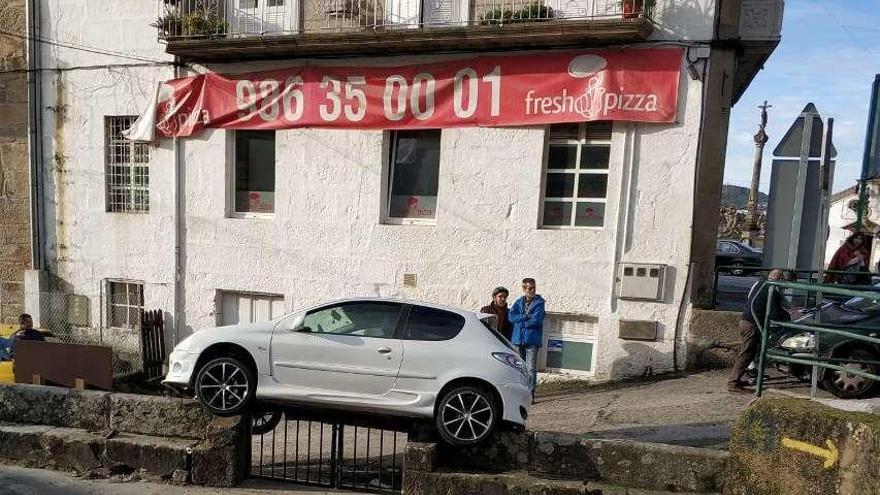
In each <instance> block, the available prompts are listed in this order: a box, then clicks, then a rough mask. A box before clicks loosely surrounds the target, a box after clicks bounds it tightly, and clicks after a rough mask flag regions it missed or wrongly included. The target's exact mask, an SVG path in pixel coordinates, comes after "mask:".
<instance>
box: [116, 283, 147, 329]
mask: <svg viewBox="0 0 880 495" xmlns="http://www.w3.org/2000/svg"><path fill="white" fill-rule="evenodd" d="M109 293H110V298H109V305H108V318H107V323H108V324H109V326H110V327H112V328H130V329H137V328H140V324H141V314H142V313H143V310H144V286H143V285H141V284H138V283H132V282H110V283H109Z"/></svg>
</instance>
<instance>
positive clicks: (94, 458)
mask: <svg viewBox="0 0 880 495" xmlns="http://www.w3.org/2000/svg"><path fill="white" fill-rule="evenodd" d="M40 443H41V445H42V448H43V450H44V451H45V453H46V455H47V456H48V458H49V459H51V462H52V464H53V465H54V467H56V468H58V469H72V470H74V471H79V472H85V471H89V470H92V469H97V468H100V467H101V453H102V451H103V450H104V437H103V436H101V435H95V434H94V433H88V432H86V431H84V430H81V429H78V428H52V429H51V430H49V431H46V432H45V433H43V435H42V438H41V439H40Z"/></svg>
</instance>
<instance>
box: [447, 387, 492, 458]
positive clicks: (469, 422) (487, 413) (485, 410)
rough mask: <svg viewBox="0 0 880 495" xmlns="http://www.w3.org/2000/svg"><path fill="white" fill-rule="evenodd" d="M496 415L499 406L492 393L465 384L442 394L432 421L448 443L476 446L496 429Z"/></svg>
mask: <svg viewBox="0 0 880 495" xmlns="http://www.w3.org/2000/svg"><path fill="white" fill-rule="evenodd" d="M499 415H500V412H499V406H498V404H497V403H496V400H495V398H494V397H493V396H492V394H491V393H489V392H488V391H486V390H484V389H482V388H480V387H475V386H470V385H466V386H461V387H455V388H452V389H450V390H449V391H448V392H446V393H445V394H444V395H443V397H442V398H441V399H440V404H439V406H438V407H437V413H436V417H435V423H436V425H437V430H438V431H439V433H440V437H441V438H442V439H443V441H444V442H446V443H447V444H449V445H453V446H466V445H475V444H478V443H480V442H482V441H483V440H485V439H486V438H488V437H489V436H490V435H491V434H492V433H493V432H494V431H495V428H496V426H497V424H498V421H499V419H500V418H499Z"/></svg>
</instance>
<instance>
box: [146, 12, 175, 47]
mask: <svg viewBox="0 0 880 495" xmlns="http://www.w3.org/2000/svg"><path fill="white" fill-rule="evenodd" d="M150 26H152V27H154V28H156V29H158V30H159V38H161V39H163V40H164V39H169V38H174V37H177V36H180V35H181V34H183V18H182V17H181V16H180V14H179V13H177V11H173V10H170V11H167V12H165V15H163V16H160V17H159V18H158V19H156V22H154V23H152V24H150Z"/></svg>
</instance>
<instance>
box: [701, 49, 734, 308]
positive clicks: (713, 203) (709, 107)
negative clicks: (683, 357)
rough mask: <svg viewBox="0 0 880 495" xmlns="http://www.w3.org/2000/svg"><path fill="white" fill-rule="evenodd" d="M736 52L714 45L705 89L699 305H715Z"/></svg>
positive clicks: (702, 123) (702, 132)
mask: <svg viewBox="0 0 880 495" xmlns="http://www.w3.org/2000/svg"><path fill="white" fill-rule="evenodd" d="M735 69H736V51H735V50H734V49H731V48H721V47H717V48H715V47H713V48H712V51H711V53H710V56H709V66H708V70H707V74H706V79H705V80H704V81H703V84H705V85H706V88H705V92H706V94H707V95H708V97H707V98H706V102H705V105H706V107H705V109H704V111H703V121H702V122H701V123H700V125H701V127H702V130H701V143H700V152H699V155H698V156H697V170H696V179H695V183H694V210H693V232H692V234H691V263H693V267H692V271H691V280H692V285H691V291H690V292H691V302H692V303H693V304H694V305H696V306H697V307H702V308H709V307H711V305H712V282H713V279H714V275H715V240H716V235H717V232H718V220H719V217H720V214H721V213H720V206H721V182H722V179H723V178H724V159H725V151H726V150H727V127H728V123H729V121H730V106H731V100H732V97H733V77H732V75H733V74H734V72H735Z"/></svg>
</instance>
